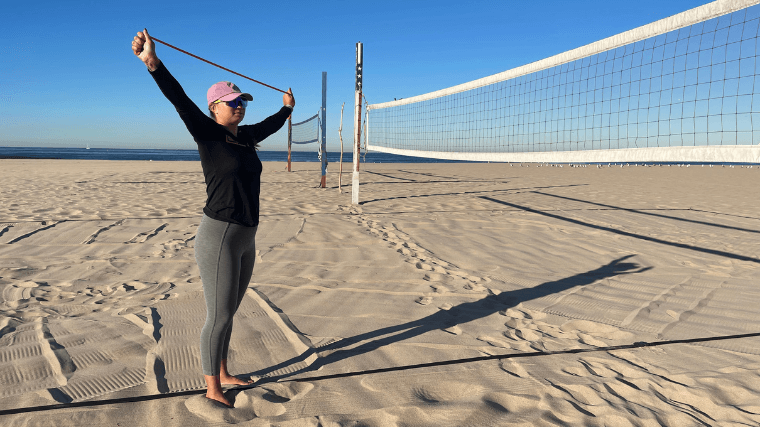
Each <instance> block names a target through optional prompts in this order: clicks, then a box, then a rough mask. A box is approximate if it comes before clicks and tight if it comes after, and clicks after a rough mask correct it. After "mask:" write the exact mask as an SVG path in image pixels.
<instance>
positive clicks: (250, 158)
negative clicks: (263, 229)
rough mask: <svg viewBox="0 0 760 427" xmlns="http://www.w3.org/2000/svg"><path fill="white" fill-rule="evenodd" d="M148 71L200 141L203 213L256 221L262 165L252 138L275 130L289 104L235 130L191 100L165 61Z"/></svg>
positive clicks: (288, 111)
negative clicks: (203, 193) (260, 119)
mask: <svg viewBox="0 0 760 427" xmlns="http://www.w3.org/2000/svg"><path fill="white" fill-rule="evenodd" d="M151 75H152V76H153V79H154V80H155V81H156V83H157V84H158V87H159V88H160V89H161V92H163V94H164V96H166V98H167V99H168V100H169V101H170V102H171V103H172V104H173V105H174V107H175V108H176V109H177V112H178V113H179V116H180V118H181V119H182V121H183V122H185V126H186V127H187V130H188V131H190V134H191V135H192V137H193V140H195V142H196V143H197V144H198V152H199V153H200V156H201V167H202V168H203V176H204V177H205V180H206V195H207V199H206V206H205V207H204V208H203V213H205V214H206V216H208V217H210V218H213V219H216V220H219V221H225V222H231V223H234V224H240V225H244V226H247V227H255V226H257V225H258V224H259V191H260V186H261V170H262V165H261V160H259V156H258V155H257V154H256V150H255V149H254V144H256V143H258V142H261V141H263V140H264V139H265V138H266V137H268V136H269V135H271V134H273V133H275V132H277V131H278V130H279V129H280V128H281V127H282V125H284V124H285V121H286V120H287V119H288V116H289V115H290V114H291V109H290V108H288V107H282V108H281V109H280V111H279V112H277V113H276V114H274V115H272V116H270V117H268V118H266V119H265V120H264V121H262V122H261V123H257V124H255V125H243V126H238V132H237V136H235V135H233V134H232V133H231V132H230V131H229V130H227V128H225V127H224V126H222V125H220V124H218V123H217V122H216V121H214V120H213V119H212V118H210V117H209V116H207V115H206V114H204V113H203V111H201V110H200V108H198V106H197V105H195V103H193V101H192V100H190V98H189V97H188V96H187V94H185V91H184V90H182V86H180V84H179V82H177V80H176V79H175V78H174V76H172V75H171V73H169V70H167V69H166V67H165V66H164V64H163V62H162V63H160V64H159V66H158V68H156V70H155V71H152V72H151Z"/></svg>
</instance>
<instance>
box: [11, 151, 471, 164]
mask: <svg viewBox="0 0 760 427" xmlns="http://www.w3.org/2000/svg"><path fill="white" fill-rule="evenodd" d="M258 154H259V158H260V159H261V161H262V162H287V161H288V152H287V151H263V150H261V151H259V152H258ZM3 158H5V159H7V158H15V159H73V160H154V161H159V160H170V161H180V160H185V161H187V160H190V161H200V156H199V155H198V150H156V149H120V148H90V149H87V148H46V147H0V159H3ZM291 160H292V161H294V162H319V161H320V160H319V157H318V156H317V152H316V150H315V151H293V152H292V154H291ZM339 160H340V153H339V152H338V153H333V152H328V153H327V161H328V162H329V163H338V161H339ZM363 160H366V162H367V163H462V162H457V161H452V160H438V159H428V158H423V157H409V156H399V155H396V154H386V153H375V152H369V153H367V155H366V157H365V158H364V159H363ZM343 161H344V162H347V163H351V162H353V157H352V153H351V152H344V153H343Z"/></svg>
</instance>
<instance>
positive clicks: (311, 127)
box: [290, 113, 319, 144]
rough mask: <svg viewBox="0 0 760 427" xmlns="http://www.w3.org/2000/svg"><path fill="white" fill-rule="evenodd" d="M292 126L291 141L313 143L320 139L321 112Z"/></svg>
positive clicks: (294, 142)
mask: <svg viewBox="0 0 760 427" xmlns="http://www.w3.org/2000/svg"><path fill="white" fill-rule="evenodd" d="M291 126H292V131H291V137H290V142H291V143H293V144H311V143H312V142H318V141H319V113H317V114H315V115H314V116H312V117H309V118H308V119H306V120H304V121H302V122H298V123H293V124H292V125H291Z"/></svg>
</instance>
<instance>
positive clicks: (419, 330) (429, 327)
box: [250, 255, 652, 380]
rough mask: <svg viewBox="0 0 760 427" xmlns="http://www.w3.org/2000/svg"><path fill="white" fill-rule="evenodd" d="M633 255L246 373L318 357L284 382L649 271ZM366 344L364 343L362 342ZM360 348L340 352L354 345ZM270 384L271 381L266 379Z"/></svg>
mask: <svg viewBox="0 0 760 427" xmlns="http://www.w3.org/2000/svg"><path fill="white" fill-rule="evenodd" d="M632 256H633V255H626V256H624V257H621V258H618V259H616V260H614V261H612V262H610V263H609V264H606V265H603V266H601V267H599V268H597V269H595V270H591V271H587V272H584V273H580V274H576V275H574V276H570V277H567V278H564V279H560V280H557V281H554V282H546V283H542V284H540V285H538V286H535V287H533V288H525V289H517V290H514V291H506V292H502V293H500V294H499V295H488V296H487V297H485V298H482V299H480V300H477V301H472V302H466V303H462V304H459V305H457V306H455V307H452V308H450V309H449V310H439V311H437V312H435V313H433V314H431V315H429V316H426V317H423V318H421V319H417V320H413V321H411V322H407V323H404V324H401V325H394V326H388V327H385V328H381V329H377V330H375V331H371V332H365V333H363V334H359V335H355V336H353V337H349V338H344V339H342V340H340V341H337V342H334V343H332V344H328V345H326V346H323V347H319V348H311V349H309V350H308V351H306V352H304V353H303V354H301V355H299V356H296V357H294V358H291V359H290V360H286V361H284V362H282V363H279V364H277V365H274V366H270V367H268V368H266V369H264V370H260V371H256V372H252V373H250V375H256V376H259V377H262V376H266V375H267V374H269V373H271V372H275V371H277V370H279V369H282V368H285V367H287V366H290V365H293V364H295V363H299V362H302V361H304V360H306V359H307V358H308V357H309V356H311V355H312V354H315V353H316V354H317V355H318V356H319V357H318V358H317V360H316V361H315V362H314V363H312V364H311V365H310V366H308V367H306V368H304V369H302V370H299V371H296V372H292V373H289V374H285V375H281V376H278V377H277V378H285V377H289V376H293V375H297V374H301V373H304V372H309V371H316V370H318V369H320V368H321V367H323V366H327V365H330V364H332V363H336V362H339V361H341V360H344V359H348V358H350V357H353V356H357V355H361V354H365V353H368V352H371V351H373V350H377V349H378V348H380V347H383V346H386V345H389V344H393V343H397V342H401V341H404V340H407V339H409V338H413V337H416V336H419V335H422V334H425V333H427V332H430V331H433V330H436V329H446V328H450V327H453V326H456V325H461V324H464V323H467V322H471V321H473V320H477V319H481V318H483V317H486V316H489V315H491V314H493V313H496V312H499V311H501V310H506V309H508V308H512V307H515V306H517V305H518V304H520V303H522V302H526V301H530V300H534V299H538V298H541V297H545V296H547V295H551V294H554V293H558V292H562V291H565V290H567V289H571V288H574V287H580V286H585V285H588V284H591V283H593V282H595V281H597V280H600V279H604V278H609V277H614V276H619V275H623V274H633V273H642V272H644V271H647V270H650V269H651V268H652V267H644V268H639V265H638V264H636V263H631V262H624V261H625V260H627V259H628V258H630V257H632ZM364 341H366V342H364ZM361 342H364V343H363V344H361V345H359V346H357V347H354V348H350V349H344V348H345V347H349V346H352V345H354V344H357V343H361ZM270 380H274V378H270Z"/></svg>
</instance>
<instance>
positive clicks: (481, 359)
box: [0, 332, 760, 416]
mask: <svg viewBox="0 0 760 427" xmlns="http://www.w3.org/2000/svg"><path fill="white" fill-rule="evenodd" d="M753 337H760V332H752V333H747V334H738V335H724V336H719V337H704V338H688V339H682V340H669V341H655V342H645V341H639V342H635V343H633V344H624V345H613V346H608V347H597V348H576V349H570V350H559V351H537V352H532V353H513V354H495V355H492V356H481V357H470V358H467V359H454V360H444V361H442V362H431V363H420V364H417V365H404V366H394V367H390V368H380V369H369V370H366V371H358V372H345V373H341V374H331V375H319V376H313V377H302V378H291V379H283V380H278V378H277V377H268V378H263V379H262V380H261V381H259V382H257V383H256V384H252V385H249V386H242V387H235V388H231V389H228V390H227V391H230V390H236V391H241V390H248V389H252V388H256V387H259V386H261V385H263V384H268V383H273V382H280V383H284V382H314V381H322V380H329V379H335V378H346V377H357V376H362V375H370V374H379V373H384V372H398V371H408V370H411V369H421V368H431V367H436V366H447V365H461V364H465V363H473V362H484V361H489V360H502V359H521V358H528V357H542V356H557V355H563V354H578V353H598V352H604V351H615V350H629V349H635V348H642V347H659V346H662V345H670V344H695V343H702V342H710V341H724V340H734V339H741V338H753ZM205 392H206V390H189V391H179V392H172V393H163V394H152V395H148V396H134V397H123V398H119V399H105V400H96V401H93V402H73V403H60V404H57V405H45V406H32V407H29V408H17V409H5V410H1V411H0V416H2V415H14V414H26V413H31V412H43V411H51V410H56V409H70V408H82V407H95V406H104V405H115V404H119V403H134V402H147V401H151V400H158V399H168V398H172V397H182V396H193V395H196V394H202V393H205Z"/></svg>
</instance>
